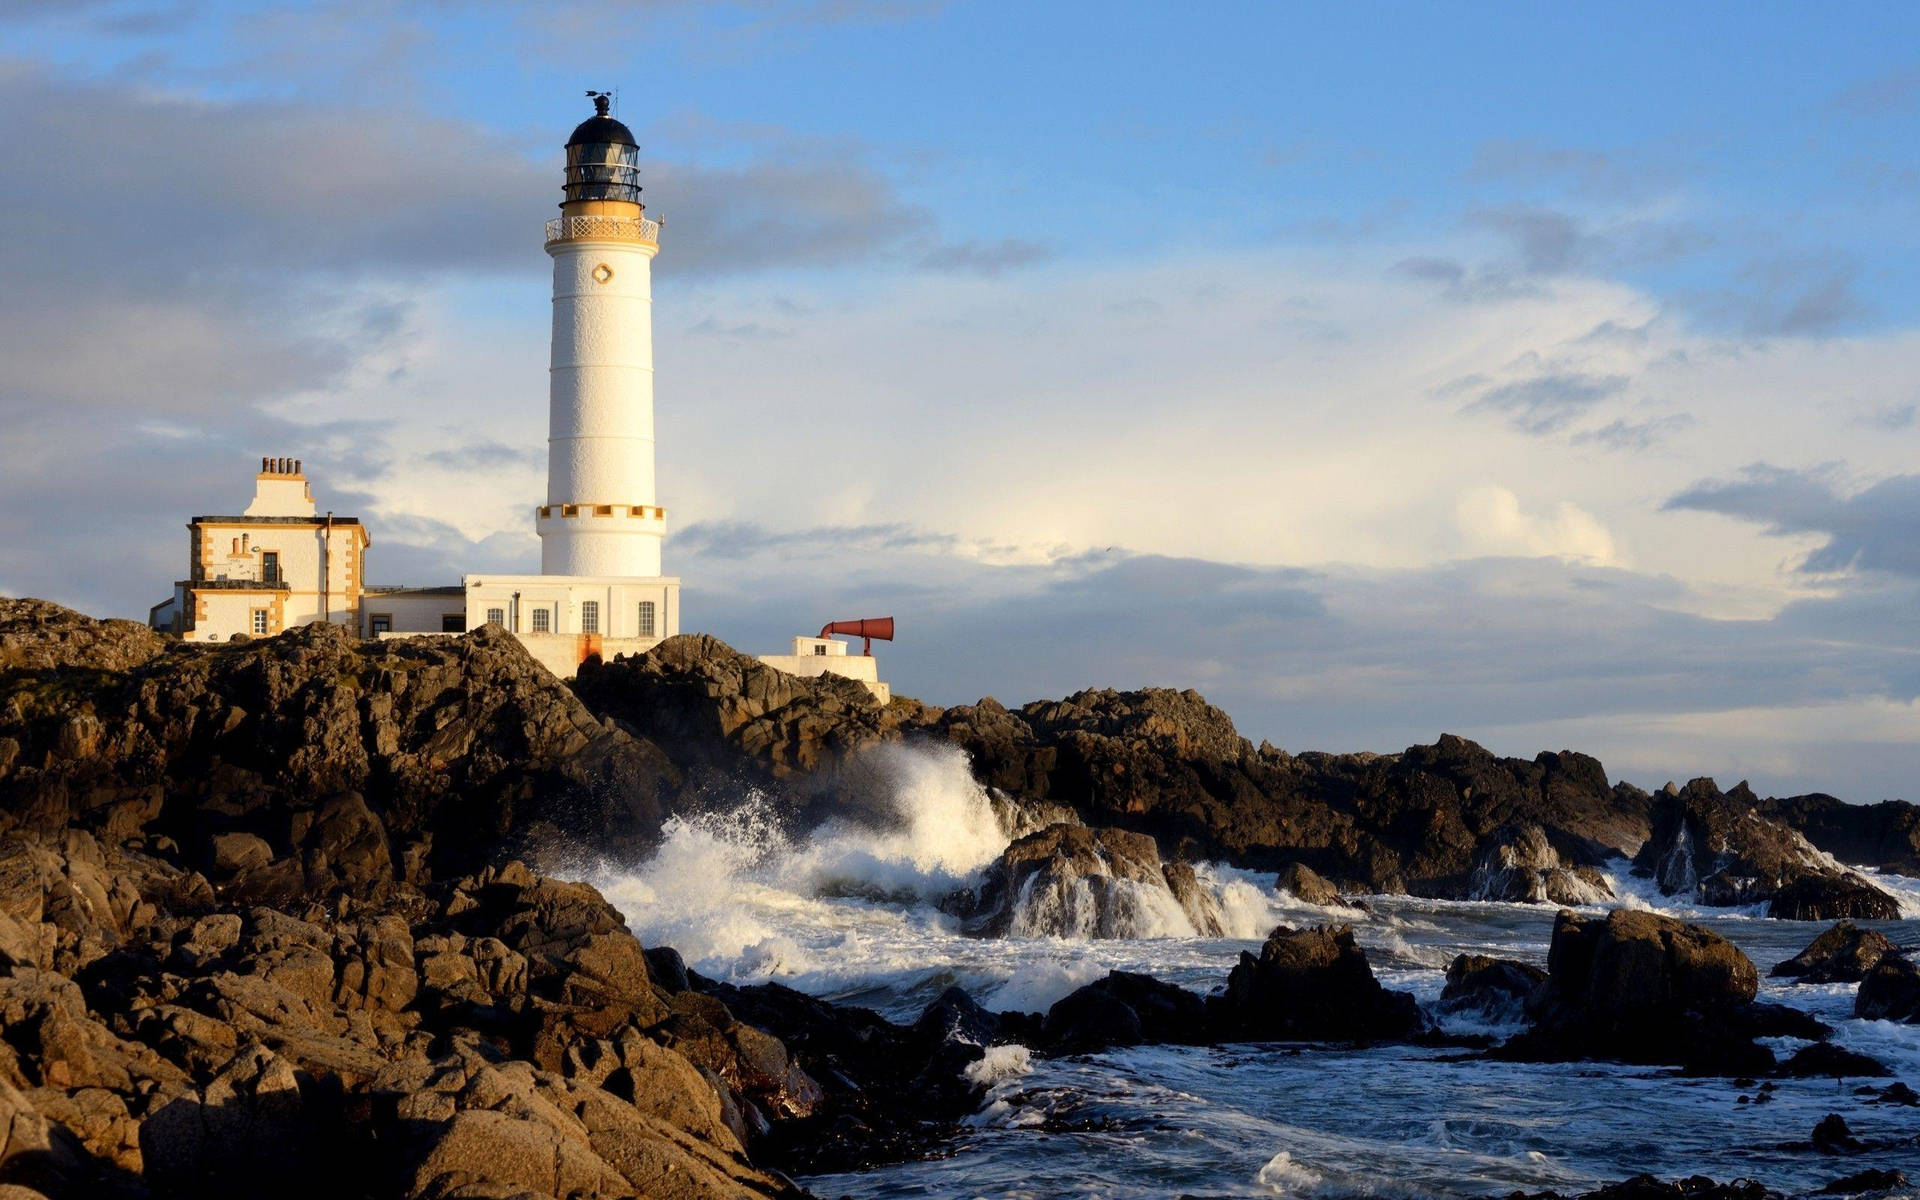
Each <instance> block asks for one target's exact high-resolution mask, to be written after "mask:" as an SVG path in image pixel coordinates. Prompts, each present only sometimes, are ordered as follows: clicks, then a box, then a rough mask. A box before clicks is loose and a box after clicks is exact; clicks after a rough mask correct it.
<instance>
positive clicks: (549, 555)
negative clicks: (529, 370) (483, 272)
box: [463, 92, 680, 676]
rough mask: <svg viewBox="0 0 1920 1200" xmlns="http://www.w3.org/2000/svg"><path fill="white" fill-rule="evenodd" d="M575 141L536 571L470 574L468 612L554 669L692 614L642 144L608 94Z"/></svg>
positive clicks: (654, 223) (558, 255)
mask: <svg viewBox="0 0 1920 1200" xmlns="http://www.w3.org/2000/svg"><path fill="white" fill-rule="evenodd" d="M588 95H589V96H590V97H592V99H593V106H594V112H593V115H592V116H591V117H588V118H587V119H586V120H584V121H582V122H581V123H580V124H579V125H578V126H576V127H575V129H574V131H573V134H572V136H570V137H569V138H568V139H567V143H566V148H565V152H566V165H565V169H564V174H563V176H562V181H561V200H560V213H559V215H558V216H556V217H553V218H551V219H550V220H548V221H547V223H546V231H545V232H546V237H545V243H544V244H545V247H546V252H547V256H548V257H549V258H550V259H551V260H552V262H553V337H552V342H551V344H550V348H549V353H548V360H547V366H548V371H547V491H546V498H545V501H544V502H543V503H541V504H540V505H539V506H538V507H537V509H536V510H535V512H534V529H535V531H536V532H537V533H538V534H539V536H540V574H538V575H469V576H467V577H466V579H465V582H464V586H463V590H464V591H465V593H466V625H467V627H468V628H475V627H477V626H479V625H482V624H495V625H499V626H502V627H503V628H505V629H507V630H508V631H510V632H512V633H514V634H517V635H518V636H519V637H520V640H521V641H522V642H524V643H525V644H526V645H527V648H528V649H529V650H531V651H532V652H533V654H534V656H535V657H537V658H539V659H540V660H541V661H542V662H543V663H545V664H546V665H547V666H548V667H550V668H551V669H553V671H554V672H555V673H556V674H559V675H563V676H569V675H572V674H573V673H574V671H575V670H576V669H577V668H578V667H579V664H580V663H581V662H583V661H585V660H586V659H587V658H589V657H592V656H595V655H600V656H603V657H606V658H611V657H613V655H615V654H616V653H635V652H638V651H642V650H646V649H649V648H651V647H652V646H654V645H655V644H657V643H658V642H659V641H660V640H661V639H662V638H665V637H671V636H672V635H673V634H675V633H678V632H679V630H680V580H679V579H678V578H675V577H672V576H666V575H663V574H661V548H662V544H663V543H664V541H665V540H666V535H667V513H666V510H665V509H664V508H662V507H661V506H660V500H659V495H658V491H657V486H656V481H655V478H654V462H655V447H654V425H653V259H654V256H655V255H657V254H659V252H660V222H659V221H658V220H657V219H655V218H653V217H649V216H648V215H647V212H646V206H645V205H644V204H642V203H641V200H640V190H641V185H640V147H639V144H638V143H637V142H636V141H635V140H634V136H633V131H632V130H630V129H628V128H627V126H626V125H624V124H623V123H621V122H620V121H619V120H617V119H615V118H614V116H613V114H612V113H611V111H610V109H611V104H610V103H609V99H610V98H609V96H608V95H607V94H606V93H604V92H589V93H588Z"/></svg>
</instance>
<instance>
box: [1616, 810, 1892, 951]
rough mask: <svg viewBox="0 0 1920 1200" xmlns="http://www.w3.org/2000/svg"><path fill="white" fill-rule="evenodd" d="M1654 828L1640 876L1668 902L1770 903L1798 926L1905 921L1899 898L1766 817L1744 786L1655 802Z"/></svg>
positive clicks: (1637, 862) (1637, 865)
mask: <svg viewBox="0 0 1920 1200" xmlns="http://www.w3.org/2000/svg"><path fill="white" fill-rule="evenodd" d="M1652 826H1653V830H1652V834H1651V836H1649V837H1648V839H1647V842H1646V844H1645V845H1644V846H1642V847H1641V848H1640V852H1639V853H1638V854H1637V855H1635V857H1634V860H1633V863H1634V870H1635V872H1636V873H1638V874H1642V875H1649V876H1651V877H1652V878H1653V879H1654V881H1655V883H1656V884H1658V885H1659V888H1660V890H1661V891H1662V892H1665V893H1666V894H1667V895H1670V896H1671V895H1688V896H1691V897H1693V898H1694V899H1696V900H1698V901H1699V902H1700V903H1702V904H1711V905H1739V904H1754V903H1759V902H1763V901H1764V902H1766V903H1767V904H1768V915H1769V916H1775V917H1782V918H1788V919H1794V920H1820V921H1831V920H1835V919H1838V918H1842V917H1857V918H1862V919H1886V918H1889V917H1896V918H1897V917H1898V916H1899V915H1900V912H1899V905H1898V904H1897V903H1896V902H1895V901H1894V899H1893V897H1892V896H1889V895H1888V894H1887V893H1886V892H1884V891H1881V890H1880V889H1879V888H1877V887H1874V886H1873V885H1872V884H1870V883H1868V882H1867V881H1866V880H1865V879H1864V878H1862V877H1861V876H1859V875H1857V874H1855V873H1853V872H1851V871H1847V870H1844V869H1842V868H1841V867H1839V866H1838V865H1836V864H1835V863H1834V861H1833V860H1832V859H1831V858H1829V857H1827V856H1826V855H1824V854H1822V853H1821V852H1820V851H1819V850H1817V849H1815V848H1814V846H1813V844H1812V843H1810V842H1808V841H1807V839H1806V838H1804V837H1802V836H1801V835H1800V834H1798V833H1796V832H1794V831H1793V830H1792V829H1790V828H1788V827H1787V826H1785V825H1782V824H1780V823H1779V822H1777V821H1774V820H1770V819H1768V818H1767V817H1765V816H1762V815H1761V813H1760V812H1759V801H1758V800H1757V799H1756V798H1755V797H1754V795H1753V793H1752V792H1751V791H1750V790H1748V788H1747V785H1746V784H1744V783H1742V784H1740V785H1738V786H1737V787H1735V788H1734V789H1733V791H1731V792H1727V793H1722V792H1721V791H1720V789H1719V788H1718V787H1717V786H1715V784H1714V782H1713V780H1711V779H1696V780H1694V781H1692V782H1691V783H1689V784H1687V786H1686V787H1685V788H1683V789H1679V790H1678V791H1675V792H1672V793H1670V794H1665V795H1662V796H1661V797H1659V798H1658V799H1657V800H1656V801H1655V803H1654V806H1653V809H1652Z"/></svg>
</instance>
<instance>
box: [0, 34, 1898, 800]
mask: <svg viewBox="0 0 1920 1200" xmlns="http://www.w3.org/2000/svg"><path fill="white" fill-rule="evenodd" d="M589 88H605V89H611V90H613V91H614V92H615V93H616V95H617V105H616V109H615V113H616V115H617V116H619V117H620V118H621V119H622V120H623V121H625V122H626V123H627V124H628V125H630V126H631V127H632V128H633V129H634V131H635V133H636V135H637V137H638V139H639V141H640V142H641V146H642V150H641V154H642V167H643V183H644V185H645V189H646V190H645V197H644V198H645V199H646V201H647V204H648V211H649V213H650V214H651V215H656V216H663V217H664V218H665V229H664V232H663V234H662V239H661V252H660V256H659V259H658V260H657V262H656V263H655V271H654V280H655V283H654V287H655V306H654V307H655V322H656V326H655V341H656V367H657V415H658V429H659V438H660V441H659V447H658V455H659V470H660V478H661V491H662V495H661V501H662V503H663V504H665V505H666V507H667V509H668V512H669V528H670V536H669V539H668V542H667V548H666V554H667V564H668V569H669V570H670V571H672V572H673V573H675V574H677V575H679V576H681V577H682V578H683V579H684V581H685V592H684V604H685V609H684V622H683V624H684V627H685V628H688V629H699V630H703V631H708V632H712V633H715V634H718V635H719V636H721V637H723V638H725V639H726V640H728V641H729V642H731V643H733V644H734V645H736V646H739V647H740V648H742V649H747V650H752V651H756V652H772V651H778V650H782V649H784V648H785V644H786V639H787V638H789V637H791V636H792V635H794V634H798V633H807V632H810V631H812V630H814V629H817V628H818V627H819V626H820V625H821V624H822V623H823V622H824V621H826V620H829V619H837V618H845V617H858V616H878V615H882V614H891V615H893V616H895V617H896V618H897V619H898V621H899V629H900V637H899V640H898V641H897V642H895V643H894V644H892V645H890V646H885V647H883V648H882V650H881V653H882V654H883V655H884V657H883V659H882V668H883V672H884V675H885V676H886V677H887V678H888V679H889V680H890V681H891V682H892V683H893V685H894V688H895V691H896V692H897V693H901V694H906V695H912V696H916V697H919V698H922V699H924V700H927V701H930V702H934V703H941V704H950V703H963V702H969V701H972V700H974V699H976V698H978V697H980V696H983V695H993V696H995V697H997V698H998V699H1000V700H1001V701H1002V702H1004V703H1008V704H1017V703H1020V702H1024V701H1027V700H1033V699H1039V698H1044V697H1055V696H1061V695H1065V694H1067V693H1070V692H1072V691H1075V690H1077V689H1080V688H1083V687H1106V686H1111V687H1120V688H1130V687H1141V686H1164V687H1180V688H1188V687H1190V688H1194V689H1196V690H1198V691H1200V692H1201V693H1202V694H1204V695H1205V696H1206V697H1207V698H1208V699H1209V700H1211V701H1213V702H1214V703H1216V704H1218V705H1220V706H1221V707H1222V708H1224V709H1226V710H1227V711H1228V712H1229V713H1230V714H1232V715H1233V717H1234V718H1235V720H1236V722H1237V723H1238V725H1239V727H1240V729H1241V731H1242V732H1243V733H1245V734H1246V735H1247V736H1248V737H1250V738H1252V739H1253V740H1254V741H1255V742H1259V741H1261V740H1267V741H1271V742H1272V743H1273V744H1274V745H1277V746H1280V747H1282V748H1284V749H1287V750H1290V751H1300V750H1308V749H1317V750H1373V751H1394V750H1398V749H1401V748H1403V747H1405V746H1407V745H1410V744H1414V743H1418V742H1428V741H1431V740H1432V739H1433V738H1434V737H1436V736H1437V735H1439V734H1440V733H1442V732H1451V733H1458V734H1461V735H1463V736H1466V737H1471V738H1474V739H1475V740H1477V741H1480V742H1482V743H1483V744H1485V745H1487V746H1489V747H1490V748H1492V749H1494V750H1496V751H1498V752H1500V753H1504V754H1515V755H1521V756H1531V755H1533V754H1534V753H1536V752H1538V751H1540V750H1543V749H1545V750H1558V749H1563V748H1571V749H1579V750H1583V751H1587V752H1589V753H1593V754H1596V755H1597V756H1598V757H1600V758H1601V760H1602V761H1603V762H1604V763H1605V764H1606V766H1607V767H1608V769H1609V772H1610V773H1611V774H1612V775H1613V776H1614V777H1615V778H1624V779H1627V780H1629V781H1632V782H1634V783H1638V784H1640V785H1641V786H1645V787H1658V786H1659V785H1660V784H1662V783H1664V782H1666V781H1667V780H1669V779H1673V780H1679V781H1685V780H1686V779H1688V778H1691V777H1693V776H1695V775H1703V774H1704V775H1712V776H1714V777H1715V778H1717V779H1718V780H1719V781H1720V782H1721V783H1722V784H1723V785H1729V786H1730V785H1731V784H1732V783H1733V782H1735V781H1737V780H1740V779H1747V780H1750V781H1751V782H1752V784H1753V786H1754V787H1755V788H1756V789H1757V790H1759V791H1761V792H1763V793H1776V794H1790V793H1798V792H1806V791H1815V790H1818V791H1827V792H1831V793H1834V794H1837V795H1841V796H1843V797H1845V798H1847V799H1850V800H1858V801H1875V800H1879V799H1882V798H1888V797H1907V798H1913V799H1920V795H1916V793H1920V786H1916V780H1920V8H1915V7H1913V6H1910V5H1895V4H1863V5H1856V6H1851V7H1849V8H1848V9H1847V12H1846V18H1845V19H1844V20H1836V19H1833V18H1832V16H1831V13H1830V12H1827V11H1823V10H1821V9H1820V8H1819V7H1817V6H1811V5H1786V4H1752V3H1742V4H1725V5H1718V4H1706V3H1702V4H1693V5H1685V6H1674V5H1667V4H1630V3H1609V4H1564V5H1552V6H1548V5H1536V4H1518V3H1515V4H1501V3H1473V4H1446V3H1422V4H1393V3H1378V4H1367V5H1292V4H1278V3H1259V4H1231V3H1199V4H1191V5H1167V4H1125V3H1102V4H1091V3H1086V4H1081V3H1031V4H1021V5H1010V4H984V3H966V2H963V0H949V2H946V3H937V2H928V3H923V2H920V0H739V2H736V3H700V2H696V0H636V2H629V3H619V4H616V3H602V2H586V0H548V2H546V3H541V4H519V3H512V2H509V0H498V2H486V3H479V2H476V3H467V4H459V3H453V2H451V0H447V2H442V3H419V4H400V3H374V2H371V0H341V2H334V3H313V4H301V5H294V4H287V5H259V4H252V5H249V4H226V3H201V2H199V0H171V2H167V0H159V2H155V0H116V2H89V0H0V146H4V149H5V155H4V163H5V165H4V168H0V222H3V223H4V225H3V227H4V229H5V231H6V232H5V234H4V235H3V236H0V429H3V430H4V433H0V593H10V594H16V595H34V596H42V597H45V598H48V599H52V600H56V601H59V602H61V603H65V604H69V605H72V606H74V607H77V608H80V609H82V610H83V611H87V612H90V613H94V614H96V615H103V616H105V615H112V616H130V617H144V615H145V613H146V610H147V608H148V606H149V605H151V604H153V603H155V602H157V601H159V600H161V599H163V598H165V597H166V596H167V595H168V593H169V589H170V586H171V582H172V581H173V580H174V579H175V578H177V577H179V576H180V575H181V574H183V571H184V567H185V564H186V552H187V539H186V530H185V527H184V526H185V522H186V520H187V518H188V517H189V516H191V515H192V514H195V513H204V512H219V511H233V510H235V509H237V508H239V507H241V506H243V505H244V503H245V502H246V499H247V497H248V496H249V495H250V487H251V475H252V471H253V469H254V468H253V464H254V463H255V462H256V461H257V460H258V459H259V458H260V457H261V456H263V455H285V456H290V457H299V458H302V459H304V460H305V463H306V466H307V473H308V475H309V477H310V478H311V479H312V481H313V488H314V491H315V494H316V497H317V499H318V500H319V503H320V505H321V507H322V508H328V509H332V510H334V511H336V512H339V513H341V514H343V515H344V514H353V515H357V516H359V517H361V518H362V519H363V520H365V521H366V522H367V523H368V524H369V526H370V528H371V531H372V534H373V539H374V545H373V549H372V551H371V556H370V559H369V577H370V580H371V581H373V582H379V583H406V584H416V585H421V584H438V583H452V582H455V581H457V579H458V578H459V576H460V575H461V574H462V573H463V572H468V571H473V572H484V571H503V570H533V569H536V568H535V564H536V563H537V562H538V547H537V539H536V538H535V537H534V534H533V522H532V508H533V506H534V505H535V504H537V503H538V502H539V501H540V500H541V498H542V496H543V494H544V478H543V475H544V461H545V446H544V438H545V419H546V370H545V366H546V342H547V337H548V333H549V329H548V321H549V317H548V299H547V288H548V263H547V259H546V257H545V255H544V254H543V253H542V251H541V240H542V223H543V222H544V220H545V219H546V218H547V217H548V216H549V215H551V214H552V213H553V212H554V205H555V204H557V202H558V199H559V185H560V163H561V153H560V146H561V144H562V143H563V142H564V141H565V139H566V135H567V132H568V131H569V130H570V129H571V128H572V126H573V125H574V124H575V123H576V122H578V121H579V120H581V119H583V118H584V117H585V116H586V115H588V114H589V113H590V111H591V108H590V106H589V104H588V102H587V100H586V98H585V96H584V92H585V91H586V90H587V89H589Z"/></svg>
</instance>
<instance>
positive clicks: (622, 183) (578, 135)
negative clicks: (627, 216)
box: [562, 92, 640, 204]
mask: <svg viewBox="0 0 1920 1200" xmlns="http://www.w3.org/2000/svg"><path fill="white" fill-rule="evenodd" d="M587 94H588V95H589V96H592V97H593V113H594V115H593V116H591V117H589V118H587V119H586V120H584V121H582V122H580V124H579V125H578V126H577V127H576V128H575V129H574V131H573V136H572V137H570V138H568V139H567V183H566V187H565V189H564V190H565V192H566V196H567V198H566V200H565V201H562V203H565V204H570V203H572V202H573V201H575V200H624V201H626V202H627V203H629V204H638V203H640V147H639V146H638V145H637V144H636V143H635V142H634V140H633V131H632V130H630V129H628V128H627V127H626V126H625V125H622V124H621V123H620V122H618V121H616V120H614V119H613V118H612V117H610V116H608V115H607V108H608V97H607V94H606V93H605V92H588V93H587Z"/></svg>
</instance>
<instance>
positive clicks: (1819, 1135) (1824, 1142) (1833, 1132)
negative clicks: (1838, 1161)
mask: <svg viewBox="0 0 1920 1200" xmlns="http://www.w3.org/2000/svg"><path fill="white" fill-rule="evenodd" d="M1812 1142H1813V1148H1814V1149H1815V1150H1818V1151H1820V1152H1821V1153H1822V1154H1858V1153H1860V1152H1861V1151H1862V1150H1864V1149H1866V1147H1865V1146H1864V1145H1863V1144H1862V1143H1861V1141H1860V1139H1859V1138H1857V1137H1855V1136H1853V1130H1852V1129H1850V1128H1848V1127H1847V1121H1846V1118H1845V1117H1842V1116H1841V1115H1840V1114H1839V1113H1828V1114H1827V1115H1826V1116H1824V1117H1822V1118H1820V1123H1819V1124H1818V1125H1815V1126H1814V1127H1813V1138H1812Z"/></svg>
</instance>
